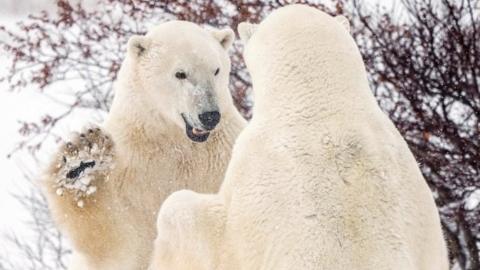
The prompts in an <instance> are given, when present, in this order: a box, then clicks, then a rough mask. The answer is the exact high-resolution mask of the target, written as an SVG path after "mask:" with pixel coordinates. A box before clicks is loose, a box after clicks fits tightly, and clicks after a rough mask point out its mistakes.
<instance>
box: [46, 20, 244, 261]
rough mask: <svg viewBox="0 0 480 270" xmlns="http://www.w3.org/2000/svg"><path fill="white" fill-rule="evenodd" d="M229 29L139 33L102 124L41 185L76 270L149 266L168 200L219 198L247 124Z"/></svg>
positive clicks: (181, 27)
mask: <svg viewBox="0 0 480 270" xmlns="http://www.w3.org/2000/svg"><path fill="white" fill-rule="evenodd" d="M233 39H234V33H233V31H232V30H230V29H225V30H215V29H210V30H207V29H202V28H200V27H198V26H197V25H195V24H192V23H189V22H184V21H171V22H167V23H164V24H161V25H159V26H156V27H154V28H153V29H151V31H149V32H148V33H147V34H146V35H145V36H134V37H132V38H131V39H130V41H129V43H128V53H127V56H126V59H125V60H124V62H123V64H122V67H121V69H120V72H119V74H118V80H117V82H116V85H115V98H114V101H113V105H112V108H111V110H110V113H109V115H108V118H107V119H106V121H105V123H104V125H103V126H102V127H101V128H99V127H91V128H90V129H86V130H85V131H84V132H82V133H81V134H78V135H76V136H74V138H72V139H71V141H70V142H68V143H66V144H65V145H64V146H63V147H62V149H61V150H60V152H59V153H58V155H57V156H56V157H55V159H54V161H53V162H52V163H51V165H50V168H49V169H48V171H47V172H46V176H45V179H44V180H45V181H43V186H44V190H45V193H46V195H47V198H48V202H49V206H50V208H51V210H52V213H53V216H54V219H55V220H56V222H57V223H58V225H59V227H60V228H61V230H62V231H63V232H65V234H66V235H67V236H68V237H69V239H70V240H71V241H72V244H73V247H74V251H75V257H76V258H75V261H76V262H74V263H73V264H72V266H71V268H73V269H88V270H91V269H101V270H108V269H115V270H119V269H120V270H121V269H135V270H138V269H146V268H147V267H148V262H149V261H150V255H151V252H152V249H153V247H152V245H153V240H154V239H155V235H156V231H155V220H156V217H157V213H158V210H159V208H160V205H161V204H162V202H163V200H164V199H165V198H166V197H167V195H168V194H170V193H172V192H173V191H176V190H179V189H183V188H189V189H192V190H195V191H199V192H216V191H217V190H218V187H219V186H220V183H221V181H222V180H223V178H224V173H225V169H226V165H227V163H228V161H229V159H230V152H231V148H232V145H233V143H234V140H235V138H236V137H237V135H238V134H239V132H240V131H241V129H242V128H243V127H244V125H245V121H244V120H243V118H242V117H241V116H240V114H239V113H238V112H237V110H236V109H235V107H234V105H233V101H232V98H231V95H230V93H229V90H228V80H229V73H230V60H229V56H228V53H227V50H228V48H229V47H230V45H231V44H232V41H233Z"/></svg>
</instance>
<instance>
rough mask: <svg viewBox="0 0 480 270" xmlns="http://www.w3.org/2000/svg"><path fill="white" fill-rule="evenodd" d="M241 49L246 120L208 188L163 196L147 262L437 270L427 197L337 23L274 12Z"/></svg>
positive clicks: (434, 224) (299, 10)
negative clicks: (249, 113) (248, 94)
mask: <svg viewBox="0 0 480 270" xmlns="http://www.w3.org/2000/svg"><path fill="white" fill-rule="evenodd" d="M241 35H243V34H242V33H241ZM244 36H245V35H244ZM244 56H245V61H246V63H247V67H248V69H249V71H250V73H251V76H252V80H253V87H254V92H255V95H256V99H255V107H254V112H253V118H252V120H251V122H250V123H249V125H248V127H247V128H245V130H244V131H243V132H242V133H241V135H240V136H239V138H238V139H237V142H236V143H235V147H234V151H233V154H232V160H231V162H230V164H229V167H228V170H227V173H226V177H225V180H224V182H223V184H222V188H221V190H220V192H219V193H218V194H216V195H201V194H196V193H194V192H190V191H179V192H175V193H174V194H172V195H171V196H170V197H169V198H168V199H167V200H166V203H165V205H164V206H163V207H162V209H161V211H160V215H159V220H158V230H159V232H158V238H157V243H156V247H155V248H156V249H155V252H154V260H153V264H152V269H155V270H159V269H170V270H178V269H183V270H186V269H229V270H239V269H241V270H252V269H263V270H267V269H268V270H291V269H305V270H306V269H311V270H314V269H315V270H317V269H342V270H347V269H348V270H352V269H356V270H371V269H379V270H387V269H388V270H393V269H398V270H406V269H417V270H440V269H442V270H447V269H448V262H447V251H446V247H445V242H444V239H443V237H442V232H441V228H440V220H439V216H438V212H437V208H436V207H435V204H434V200H433V197H432V194H431V192H430V190H429V188H428V186H427V184H426V182H425V180H424V179H423V177H422V174H421V172H420V170H419V169H418V166H417V163H416V162H415V159H414V157H413V155H412V154H411V152H410V151H409V149H408V146H407V144H406V142H405V141H404V140H403V138H402V137H401V135H400V134H399V132H398V131H397V130H396V128H395V126H394V125H393V124H392V122H391V121H390V120H389V119H388V117H387V116H386V115H384V113H383V112H382V111H381V110H380V108H379V107H378V105H377V103H376V101H375V99H374V97H373V95H372V93H371V91H370V89H369V86H368V82H367V75H366V72H365V68H364V64H363V62H362V58H361V56H360V53H359V51H358V49H357V46H356V45H355V42H354V40H353V39H352V37H351V36H350V35H349V33H348V31H346V28H345V25H344V24H342V23H339V22H338V20H335V19H334V18H332V17H331V16H329V15H327V14H325V13H323V12H320V11H318V10H315V9H313V8H309V7H306V6H301V5H293V6H289V7H284V8H281V9H279V10H277V11H275V12H273V13H272V14H271V15H270V16H269V17H268V18H267V19H265V20H264V21H263V22H262V23H261V24H260V25H259V26H258V28H257V29H256V31H255V33H253V35H251V37H250V38H249V41H248V44H247V45H246V49H245V53H244ZM185 224H188V226H187V225H185ZM211 224H214V225H211ZM210 228H215V231H212V230H211V229H210Z"/></svg>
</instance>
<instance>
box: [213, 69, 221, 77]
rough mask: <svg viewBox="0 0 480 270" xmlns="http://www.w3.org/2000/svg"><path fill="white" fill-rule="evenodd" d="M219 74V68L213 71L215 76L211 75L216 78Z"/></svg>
mask: <svg viewBox="0 0 480 270" xmlns="http://www.w3.org/2000/svg"><path fill="white" fill-rule="evenodd" d="M219 72H220V68H217V69H216V70H215V74H213V75H215V76H217V75H218V73H219Z"/></svg>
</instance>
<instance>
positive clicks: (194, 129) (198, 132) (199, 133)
mask: <svg viewBox="0 0 480 270" xmlns="http://www.w3.org/2000/svg"><path fill="white" fill-rule="evenodd" d="M192 133H193V134H195V135H202V134H205V132H204V131H202V130H200V129H197V128H193V130H192Z"/></svg>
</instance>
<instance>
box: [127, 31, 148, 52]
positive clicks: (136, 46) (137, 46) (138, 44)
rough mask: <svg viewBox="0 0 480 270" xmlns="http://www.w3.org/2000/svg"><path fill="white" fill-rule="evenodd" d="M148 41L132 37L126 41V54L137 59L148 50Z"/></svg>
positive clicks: (143, 37) (144, 38) (136, 36)
mask: <svg viewBox="0 0 480 270" xmlns="http://www.w3.org/2000/svg"><path fill="white" fill-rule="evenodd" d="M149 43H150V42H149V40H148V38H147V37H145V36H138V35H135V36H132V37H131V38H130V39H129V40H128V45H127V47H128V49H127V50H128V53H129V54H130V55H132V56H134V57H139V56H141V55H143V54H144V53H145V51H146V50H147V49H148V45H149Z"/></svg>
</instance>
